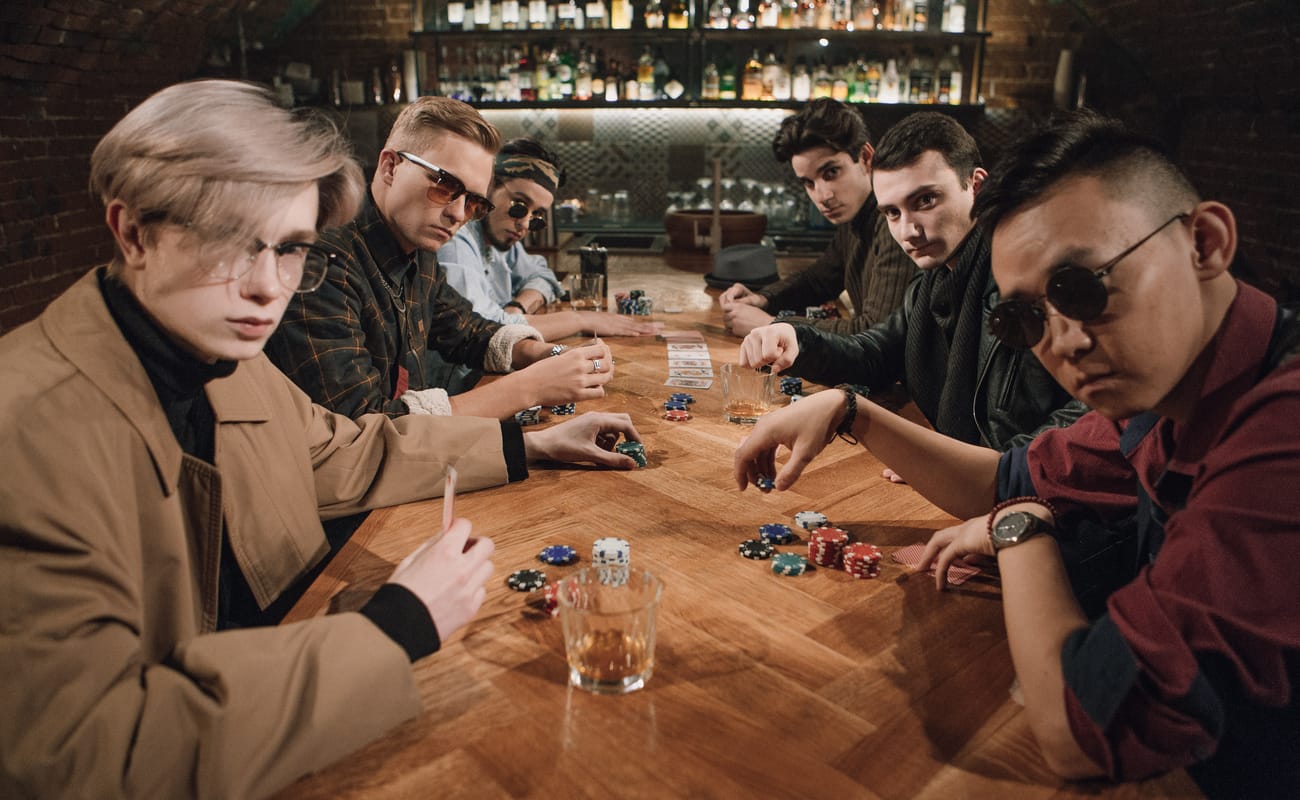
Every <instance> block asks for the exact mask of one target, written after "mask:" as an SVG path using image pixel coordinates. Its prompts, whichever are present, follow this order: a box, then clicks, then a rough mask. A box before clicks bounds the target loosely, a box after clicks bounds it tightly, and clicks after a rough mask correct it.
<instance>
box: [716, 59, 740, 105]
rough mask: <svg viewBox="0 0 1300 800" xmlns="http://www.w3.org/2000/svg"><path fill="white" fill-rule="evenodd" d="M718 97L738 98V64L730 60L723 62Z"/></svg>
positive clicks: (721, 98) (726, 98) (723, 98)
mask: <svg viewBox="0 0 1300 800" xmlns="http://www.w3.org/2000/svg"><path fill="white" fill-rule="evenodd" d="M718 99H719V100H735V99H736V65H735V64H733V63H731V62H730V61H727V62H726V63H724V64H723V66H722V69H721V74H720V75H719V76H718Z"/></svg>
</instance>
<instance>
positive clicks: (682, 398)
mask: <svg viewBox="0 0 1300 800" xmlns="http://www.w3.org/2000/svg"><path fill="white" fill-rule="evenodd" d="M668 399H669V400H670V401H672V402H676V403H686V404H687V405H690V404H691V403H694V402H695V395H693V394H691V393H690V392H673V393H672V394H670V395H668Z"/></svg>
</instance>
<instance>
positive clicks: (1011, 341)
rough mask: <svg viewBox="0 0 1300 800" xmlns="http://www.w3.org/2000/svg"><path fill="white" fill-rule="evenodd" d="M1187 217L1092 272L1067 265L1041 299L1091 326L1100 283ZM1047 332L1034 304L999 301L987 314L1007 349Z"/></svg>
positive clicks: (1099, 306)
mask: <svg viewBox="0 0 1300 800" xmlns="http://www.w3.org/2000/svg"><path fill="white" fill-rule="evenodd" d="M1189 216H1190V214H1185V213H1184V214H1175V215H1174V216H1172V217H1170V218H1169V219H1167V220H1165V222H1164V223H1162V224H1161V225H1160V227H1158V228H1156V229H1155V230H1153V231H1151V232H1150V233H1148V234H1147V235H1146V236H1143V237H1142V238H1141V239H1138V240H1137V242H1136V243H1134V244H1133V245H1132V246H1131V247H1129V248H1128V249H1127V250H1125V251H1124V252H1122V253H1120V254H1119V255H1117V256H1115V257H1114V258H1112V259H1111V260H1109V261H1107V262H1106V263H1105V264H1102V265H1101V266H1100V267H1096V268H1095V269H1089V268H1088V267H1080V266H1078V265H1075V264H1067V265H1065V266H1063V267H1060V268H1059V269H1057V270H1055V271H1054V272H1053V273H1052V274H1051V276H1050V277H1048V279H1047V291H1046V292H1045V294H1044V296H1045V297H1046V298H1047V302H1049V303H1051V304H1052V308H1054V309H1056V310H1057V312H1058V313H1060V314H1061V316H1063V317H1069V318H1070V319H1073V320H1077V321H1079V322H1091V321H1092V320H1094V319H1096V318H1097V317H1100V316H1101V314H1102V312H1103V311H1105V310H1106V303H1107V302H1108V301H1109V299H1110V294H1109V292H1107V291H1106V284H1105V283H1103V280H1104V279H1105V278H1106V276H1108V275H1110V273H1111V271H1112V270H1114V269H1115V267H1116V266H1118V265H1119V262H1121V261H1123V260H1124V259H1125V258H1127V257H1128V256H1130V255H1132V254H1133V253H1134V252H1136V251H1137V249H1138V248H1139V247H1141V246H1142V245H1144V244H1146V243H1147V242H1148V241H1150V240H1151V239H1152V238H1153V237H1155V235H1156V234H1157V233H1160V232H1161V231H1163V230H1164V229H1165V228H1167V227H1169V226H1170V225H1172V224H1173V223H1174V222H1177V221H1178V220H1185V219H1187V218H1188V217H1189ZM1046 328H1047V311H1046V309H1044V308H1043V306H1042V305H1041V304H1040V303H1039V301H1038V300H1032V301H1031V300H1003V301H1002V302H1000V303H998V304H997V305H996V306H994V307H993V308H992V309H990V311H989V333H992V334H993V336H994V337H995V338H996V339H997V340H998V341H1000V342H1002V343H1003V344H1006V345H1010V346H1011V347H1017V348H1021V349H1028V348H1030V347H1033V346H1034V345H1036V344H1038V343H1039V342H1041V341H1042V340H1043V333H1044V331H1045V330H1046Z"/></svg>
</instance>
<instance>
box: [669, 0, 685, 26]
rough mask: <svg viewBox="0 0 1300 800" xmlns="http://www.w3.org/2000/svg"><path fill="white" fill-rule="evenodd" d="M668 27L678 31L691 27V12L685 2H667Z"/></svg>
mask: <svg viewBox="0 0 1300 800" xmlns="http://www.w3.org/2000/svg"><path fill="white" fill-rule="evenodd" d="M668 27H669V28H672V29H673V30H679V31H680V30H686V29H687V28H689V27H691V10H690V6H688V5H687V4H686V0H668Z"/></svg>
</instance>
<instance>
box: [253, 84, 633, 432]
mask: <svg viewBox="0 0 1300 800" xmlns="http://www.w3.org/2000/svg"><path fill="white" fill-rule="evenodd" d="M500 142H501V140H500V135H499V134H498V133H497V130H496V128H494V127H492V125H491V124H489V123H488V122H487V121H486V120H484V119H483V118H482V116H480V115H479V113H478V112H477V111H475V110H474V109H473V108H472V107H470V106H468V105H466V104H465V103H461V102H460V101H457V100H450V99H448V98H441V97H422V98H420V99H419V100H417V101H416V102H414V103H412V104H410V105H409V106H407V107H406V108H405V109H403V111H402V113H401V114H400V115H398V118H397V120H396V121H395V122H394V123H393V129H392V132H391V133H390V134H389V136H388V140H387V141H386V142H385V143H384V149H383V150H381V151H380V153H379V159H378V167H377V168H376V170H375V175H374V178H373V180H372V181H371V184H370V191H369V193H368V195H367V197H366V199H365V202H364V203H363V205H362V208H361V212H360V213H359V214H358V215H357V217H356V218H355V219H353V220H352V221H351V222H349V223H348V224H346V225H344V226H342V227H339V228H333V229H331V230H328V231H325V232H324V233H323V234H322V235H321V238H320V244H322V245H324V246H325V247H326V248H328V249H329V250H330V251H331V252H332V253H333V257H332V261H331V264H330V267H329V270H328V273H327V276H326V279H325V282H324V283H323V284H322V285H321V287H320V288H319V289H317V290H316V291H314V292H312V293H310V294H297V295H294V298H293V300H292V301H291V302H290V304H289V307H288V309H287V310H286V311H285V315H284V320H283V322H282V323H281V325H280V328H279V330H277V331H276V333H275V334H274V336H272V338H271V340H270V341H269V342H268V344H267V348H266V352H267V355H268V356H270V358H271V360H272V361H273V362H275V364H276V366H278V367H279V368H280V369H281V370H283V371H284V373H285V374H287V375H288V376H289V377H290V378H292V379H293V381H294V382H295V383H296V384H298V386H300V387H301V388H302V389H303V391H305V392H306V393H307V394H308V395H309V396H311V398H312V400H314V401H315V402H317V403H319V404H321V405H323V406H325V407H326V408H328V409H330V410H331V411H334V412H336V413H340V414H346V415H347V416H349V417H354V418H355V417H358V416H360V415H362V414H366V413H373V412H383V413H385V414H387V415H389V416H390V417H397V416H401V415H404V414H408V413H409V414H437V415H449V414H456V415H466V416H480V417H495V418H497V419H507V418H509V417H511V416H513V415H514V414H515V413H516V412H518V411H521V410H523V409H525V408H529V407H530V406H535V405H561V404H565V403H572V402H575V401H579V400H591V399H595V398H598V397H603V396H604V394H605V390H604V384H605V383H607V382H608V381H609V380H610V378H611V377H612V375H613V360H612V359H611V358H610V352H609V348H608V347H606V346H605V345H603V344H600V343H595V344H589V345H586V346H582V347H573V348H566V347H564V346H562V345H553V344H551V343H549V342H547V341H546V336H545V335H544V334H543V333H542V332H541V331H539V330H538V329H537V328H535V327H533V326H530V325H528V324H515V323H517V322H518V321H517V320H509V321H507V322H509V323H511V324H502V323H501V322H498V321H494V320H492V319H485V318H484V317H482V316H480V315H479V314H476V313H475V312H474V309H473V307H472V306H471V304H470V303H469V301H467V300H466V299H465V298H464V297H462V296H461V295H460V294H459V293H458V292H457V291H456V290H455V289H454V288H453V287H452V285H451V284H450V283H449V281H448V279H447V275H446V273H445V272H444V271H443V270H442V269H441V268H439V266H438V262H437V259H436V257H435V256H434V252H435V251H436V250H438V249H439V248H441V247H443V246H445V245H446V244H448V243H449V242H450V241H451V240H452V237H454V236H455V235H456V231H457V230H458V229H459V228H460V227H461V226H462V225H463V224H465V223H466V222H467V221H469V220H471V219H483V218H486V217H487V216H489V215H490V214H491V213H492V212H493V202H492V201H491V200H490V199H489V198H488V197H487V195H488V194H489V193H493V192H492V172H493V163H494V158H495V155H496V152H497V150H498V149H499V147H500ZM493 194H495V193H493ZM431 351H433V352H436V353H437V354H438V355H439V356H440V357H441V359H442V361H443V362H445V364H446V365H449V366H448V367H447V368H446V369H445V370H442V371H441V372H439V371H437V370H431V369H430V368H429V367H430V361H431V359H430V358H429V356H428V354H429V353H430V352H431ZM460 365H463V366H464V367H466V368H469V369H473V370H482V371H484V372H495V373H504V374H503V375H502V377H501V378H499V379H498V380H496V381H493V382H491V383H489V384H487V385H484V386H480V387H475V388H474V389H472V390H470V391H467V392H464V393H460V394H449V393H448V390H447V388H446V387H447V378H448V373H450V372H451V369H452V368H453V367H459V366H460Z"/></svg>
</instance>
